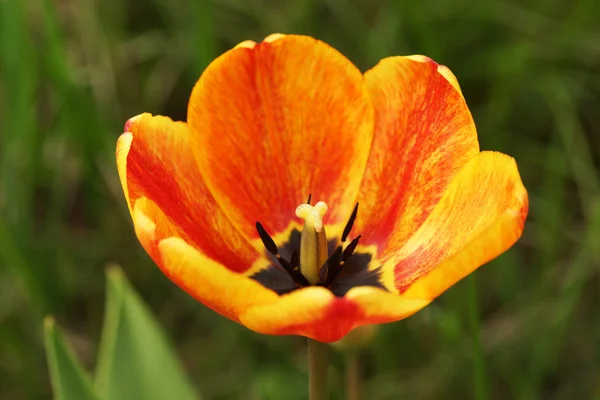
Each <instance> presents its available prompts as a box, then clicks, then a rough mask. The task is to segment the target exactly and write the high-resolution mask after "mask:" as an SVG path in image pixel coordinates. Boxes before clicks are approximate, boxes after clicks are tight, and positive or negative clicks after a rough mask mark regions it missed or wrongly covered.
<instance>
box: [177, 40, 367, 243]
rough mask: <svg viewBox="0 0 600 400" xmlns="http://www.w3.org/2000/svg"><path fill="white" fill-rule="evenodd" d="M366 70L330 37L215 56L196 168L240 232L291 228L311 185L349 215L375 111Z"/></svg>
mask: <svg viewBox="0 0 600 400" xmlns="http://www.w3.org/2000/svg"><path fill="white" fill-rule="evenodd" d="M362 82H363V77H362V74H361V73H360V71H359V70H358V69H357V68H356V67H355V66H354V65H352V63H351V62H350V61H348V60H347V59H346V58H345V57H344V56H343V55H341V54H340V53H339V52H337V51H336V50H335V49H333V48H331V47H330V46H328V45H326V44H325V43H323V42H321V41H318V40H315V39H313V38H309V37H305V36H294V35H289V36H283V35H275V36H273V37H270V38H269V39H268V40H267V41H264V42H262V43H258V44H256V45H255V46H254V47H252V48H249V47H247V46H242V47H237V48H234V49H232V50H230V51H228V52H227V53H225V54H223V55H222V56H221V57H219V58H217V59H216V60H215V61H214V62H213V63H212V64H211V65H209V66H208V68H207V69H206V70H205V71H204V73H203V75H202V76H201V78H200V80H199V81H198V83H197V84H196V86H195V88H194V90H193V93H192V96H191V99H190V104H189V108H188V123H189V124H190V126H191V127H192V128H193V130H194V134H193V138H192V142H193V144H194V146H193V149H194V152H195V155H196V159H197V162H198V165H199V167H200V171H201V173H202V175H203V177H204V179H205V181H206V184H207V186H208V187H209V188H210V190H211V192H212V193H213V195H214V196H215V199H216V200H217V201H218V203H219V204H220V205H221V207H222V209H223V210H224V211H225V212H226V213H227V215H228V217H229V218H230V220H231V221H232V223H233V224H234V225H235V226H236V227H237V228H238V229H239V230H240V232H241V233H242V234H243V235H244V236H245V237H247V238H249V239H251V240H257V239H258V235H257V233H256V230H255V228H254V226H255V223H256V221H260V222H261V223H262V224H263V225H264V227H265V229H266V230H267V231H268V232H270V233H271V234H277V233H280V232H283V231H285V230H286V228H288V227H289V224H290V221H292V220H294V219H295V217H294V211H295V209H296V207H297V206H298V205H299V204H301V203H303V202H304V201H306V198H307V197H308V195H309V194H312V198H313V199H314V201H315V202H316V201H319V200H323V201H325V202H327V203H328V204H330V210H329V211H328V213H327V214H326V215H325V221H324V222H325V223H326V224H343V223H344V222H345V221H346V219H347V218H348V216H349V215H350V212H351V210H352V207H353V206H354V203H355V201H356V198H357V192H358V188H359V185H360V180H361V177H362V175H363V173H364V168H365V165H366V161H367V157H368V153H369V149H370V145H371V138H372V132H373V131H372V125H373V120H372V116H373V112H372V108H371V105H370V102H369V99H368V95H367V93H366V89H365V88H364V86H363V83H362Z"/></svg>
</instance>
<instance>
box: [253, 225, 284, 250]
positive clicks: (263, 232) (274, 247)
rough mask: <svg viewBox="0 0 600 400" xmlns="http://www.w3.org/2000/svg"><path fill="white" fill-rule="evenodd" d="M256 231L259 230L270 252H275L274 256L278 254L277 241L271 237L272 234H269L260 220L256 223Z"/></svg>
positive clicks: (259, 234) (261, 238)
mask: <svg viewBox="0 0 600 400" xmlns="http://www.w3.org/2000/svg"><path fill="white" fill-rule="evenodd" d="M256 231H257V232H258V236H260V240H262V242H263V244H264V245H265V247H266V248H267V250H268V251H269V253H271V254H273V255H274V256H275V255H277V253H278V252H279V251H278V250H277V245H276V244H275V241H274V240H273V239H272V238H271V236H269V234H268V233H267V231H266V230H265V228H263V226H262V224H261V223H260V222H257V223H256Z"/></svg>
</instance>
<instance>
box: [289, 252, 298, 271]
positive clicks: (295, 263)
mask: <svg viewBox="0 0 600 400" xmlns="http://www.w3.org/2000/svg"><path fill="white" fill-rule="evenodd" d="M290 263H291V264H292V267H294V268H298V265H299V264H300V256H299V255H298V252H297V251H296V250H294V252H293V253H292V258H291V259H290Z"/></svg>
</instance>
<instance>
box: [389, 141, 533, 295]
mask: <svg viewBox="0 0 600 400" xmlns="http://www.w3.org/2000/svg"><path fill="white" fill-rule="evenodd" d="M527 211H528V198H527V191H526V190H525V188H524V187H523V183H522V182H521V178H520V176H519V171H518V170H517V165H516V163H515V160H514V159H513V158H511V157H509V156H506V155H504V154H501V153H495V152H482V153H480V154H479V155H478V156H476V157H474V158H473V159H472V160H471V161H470V162H469V163H468V164H467V165H466V166H465V167H464V168H463V169H462V170H461V171H460V172H459V174H458V175H457V176H456V178H455V179H454V180H453V181H452V183H451V184H450V186H449V187H448V189H447V190H446V192H445V193H444V196H443V197H442V199H441V200H440V202H439V203H438V205H437V206H436V208H435V209H434V211H433V212H432V213H431V215H430V216H429V218H428V219H427V221H425V223H424V224H423V225H422V226H421V228H420V229H419V230H418V231H417V232H416V233H415V235H414V236H413V237H411V238H410V240H409V241H408V242H407V243H406V245H405V246H404V247H403V248H402V250H400V251H399V252H398V254H396V255H395V257H393V259H391V260H390V261H389V262H388V263H386V265H385V266H384V271H383V280H384V281H385V282H386V283H387V285H386V286H387V287H388V288H390V287H391V286H393V287H395V289H397V290H398V291H399V293H401V294H402V295H404V296H405V297H410V298H422V299H429V300H431V299H433V298H435V297H436V296H438V295H440V294H441V293H442V292H443V291H445V290H446V289H447V288H449V287H450V286H452V285H453V284H454V283H456V282H457V281H459V280H460V279H462V278H463V277H465V276H466V275H468V274H469V273H471V272H472V271H473V270H475V269H476V268H477V267H479V266H480V265H482V264H484V263H486V262H488V261H489V260H491V259H493V258H495V257H497V256H498V255H500V254H501V253H502V252H504V251H506V250H507V249H508V248H509V247H510V246H512V245H513V244H514V243H515V242H516V241H517V240H518V239H519V237H520V236H521V233H522V231H523V226H524V223H525V218H526V217H527Z"/></svg>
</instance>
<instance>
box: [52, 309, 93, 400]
mask: <svg viewBox="0 0 600 400" xmlns="http://www.w3.org/2000/svg"><path fill="white" fill-rule="evenodd" d="M44 340H45V342H46V357H47V358H48V367H49V369H50V381H51V382H52V389H53V392H54V398H55V399H56V400H96V399H97V397H96V396H95V395H94V391H93V389H92V384H91V382H90V379H89V377H88V376H87V374H86V372H85V371H84V370H83V368H82V367H81V366H80V365H79V363H78V362H77V360H76V358H75V355H74V354H73V351H72V350H71V349H70V348H69V346H68V345H67V343H66V342H65V340H64V338H63V336H62V334H61V333H60V332H59V331H58V329H56V325H55V323H54V319H52V317H47V318H46V320H45V321H44Z"/></svg>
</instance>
